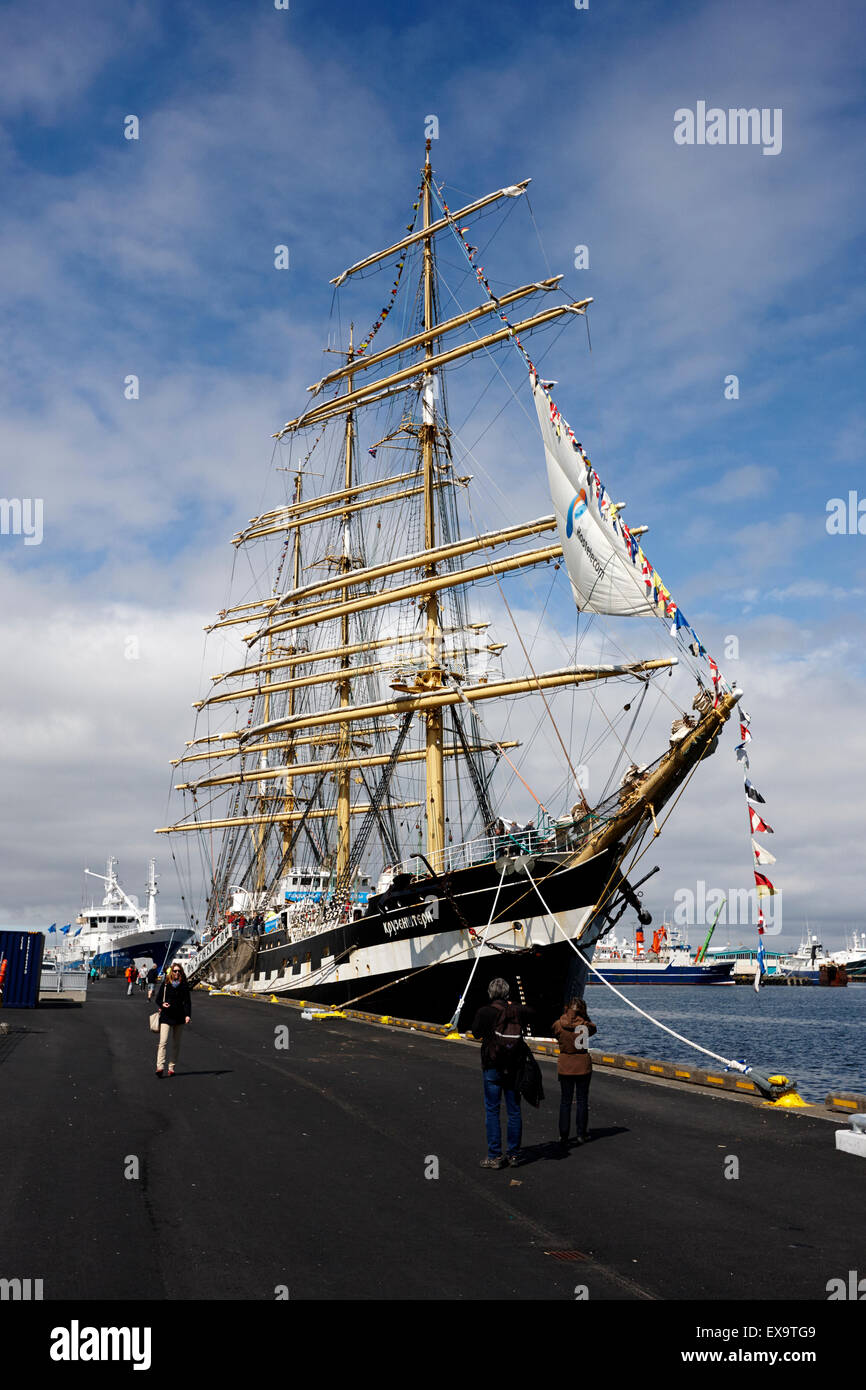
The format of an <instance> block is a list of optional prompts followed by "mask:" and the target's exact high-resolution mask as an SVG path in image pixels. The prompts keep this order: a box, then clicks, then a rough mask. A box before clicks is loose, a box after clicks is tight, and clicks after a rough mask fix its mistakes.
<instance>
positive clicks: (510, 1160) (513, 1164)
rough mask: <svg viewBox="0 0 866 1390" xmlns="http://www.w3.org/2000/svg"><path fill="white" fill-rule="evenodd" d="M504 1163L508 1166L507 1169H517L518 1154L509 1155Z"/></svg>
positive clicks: (518, 1163) (518, 1162)
mask: <svg viewBox="0 0 866 1390" xmlns="http://www.w3.org/2000/svg"><path fill="white" fill-rule="evenodd" d="M505 1162H506V1163H507V1164H508V1166H509V1168H519V1167H520V1156H519V1155H518V1154H509V1155H508V1157H507V1158H506V1160H505Z"/></svg>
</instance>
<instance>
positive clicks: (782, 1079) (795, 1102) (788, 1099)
mask: <svg viewBox="0 0 866 1390" xmlns="http://www.w3.org/2000/svg"><path fill="white" fill-rule="evenodd" d="M769 1080H770V1081H771V1082H772V1083H773V1085H774V1086H790V1085H791V1082H790V1080H789V1079H788V1077H787V1076H771V1077H769ZM808 1103H809V1102H808V1101H805V1100H804V1099H803V1097H802V1096H801V1095H798V1094H797V1092H796V1091H795V1090H790V1091H786V1092H785V1094H784V1095H783V1096H779V1099H778V1100H765V1101H764V1104H765V1105H773V1106H781V1107H783V1108H784V1109H786V1110H795V1109H797V1108H798V1107H799V1106H801V1105H802V1106H807V1105H808Z"/></svg>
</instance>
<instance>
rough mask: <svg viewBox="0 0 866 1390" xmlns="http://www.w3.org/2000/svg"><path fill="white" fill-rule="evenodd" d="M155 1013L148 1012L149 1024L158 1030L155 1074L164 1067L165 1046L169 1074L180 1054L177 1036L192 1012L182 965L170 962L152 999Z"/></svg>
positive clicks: (179, 1036)
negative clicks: (167, 1055)
mask: <svg viewBox="0 0 866 1390" xmlns="http://www.w3.org/2000/svg"><path fill="white" fill-rule="evenodd" d="M153 1002H154V1005H155V1008H156V1013H154V1014H151V1017H150V1026H151V1028H152V1029H153V1030H154V1032H156V1031H157V1030H158V1032H159V1048H158V1050H157V1054H156V1074H157V1076H162V1074H163V1069H164V1067H165V1054H166V1048H168V1051H169V1062H168V1074H169V1076H174V1069H175V1066H176V1065H177V1059H178V1057H179V1056H180V1040H181V1035H182V1031H183V1028H184V1026H185V1025H186V1024H187V1023H189V1020H190V1015H191V1014H192V996H191V994H190V988H189V984H188V983H187V978H186V975H185V974H184V972H183V966H180V965H173V966H172V967H171V969H170V971H169V972H168V974H167V975H166V977H165V979H164V980H163V982H162V984H161V985H160V986H159V988H158V989H157V991H156V997H155V999H154V1001H153Z"/></svg>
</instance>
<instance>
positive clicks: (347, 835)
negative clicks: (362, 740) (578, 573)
mask: <svg viewBox="0 0 866 1390" xmlns="http://www.w3.org/2000/svg"><path fill="white" fill-rule="evenodd" d="M354 355H355V328H354V324H351V325H350V326H349V362H351V361H352V358H353V357H354ZM353 377H354V373H352V372H349V373H348V374H347V376H346V392H347V394H348V395H351V393H352V381H353ZM354 425H355V417H354V412H353V411H351V410H350V411H349V413H348V415H347V416H346V438H345V469H344V477H343V487H344V489H345V491H346V492H348V491H349V489H350V488H351V486H352V462H353V445H354ZM351 568H352V545H351V522H350V515H349V512H348V511H346V512H344V514H343V553H342V555H341V556H340V573H341V574H342V575H346V574H348V572H349V570H350V569H351ZM340 645H341V647H342V648H343V653H342V655H341V657H340V669H341V670H342V671H348V669H349V656H348V654H347V652H346V648H347V647H348V645H349V614H348V613H344V614H343V616H342V617H341V619H340ZM350 691H351V678H350V677H349V676H348V675H345V676H344V677H343V679H342V680H341V681H340V707H341V708H343V709H344V708H345V707H346V706H347V705H348V703H349V697H350ZM347 730H348V726H347V725H346V724H343V725H341V729H340V741H339V743H338V745H337V757H338V759H339V760H340V761H341V763H342V766H341V767H340V770H339V771H338V773H337V864H336V876H337V882H338V883H342V882H343V881H344V880H345V876H346V874H347V873H348V870H349V853H350V849H351V833H352V832H351V810H350V793H351V783H350V774H349V767H348V758H349V755H350V753H351V751H352V750H351V741H350V739H349V737H348V732H347Z"/></svg>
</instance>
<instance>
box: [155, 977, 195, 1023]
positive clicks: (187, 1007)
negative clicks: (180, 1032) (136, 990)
mask: <svg viewBox="0 0 866 1390" xmlns="http://www.w3.org/2000/svg"><path fill="white" fill-rule="evenodd" d="M163 1001H165V1002H166V1004H167V1006H168V1007H167V1008H165V1009H164V1008H163V1007H162V1005H163ZM153 1004H154V1008H157V1009H159V1021H160V1023H186V1020H187V1019H188V1018H190V1017H191V1016H192V997H191V994H190V988H189V985H188V984H186V983H185V982H184V983H181V984H179V985H170V984H169V983H168V980H163V982H162V984H161V985H160V987H159V989H158V990H157V991H156V993H155V995H154V996H153Z"/></svg>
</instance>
